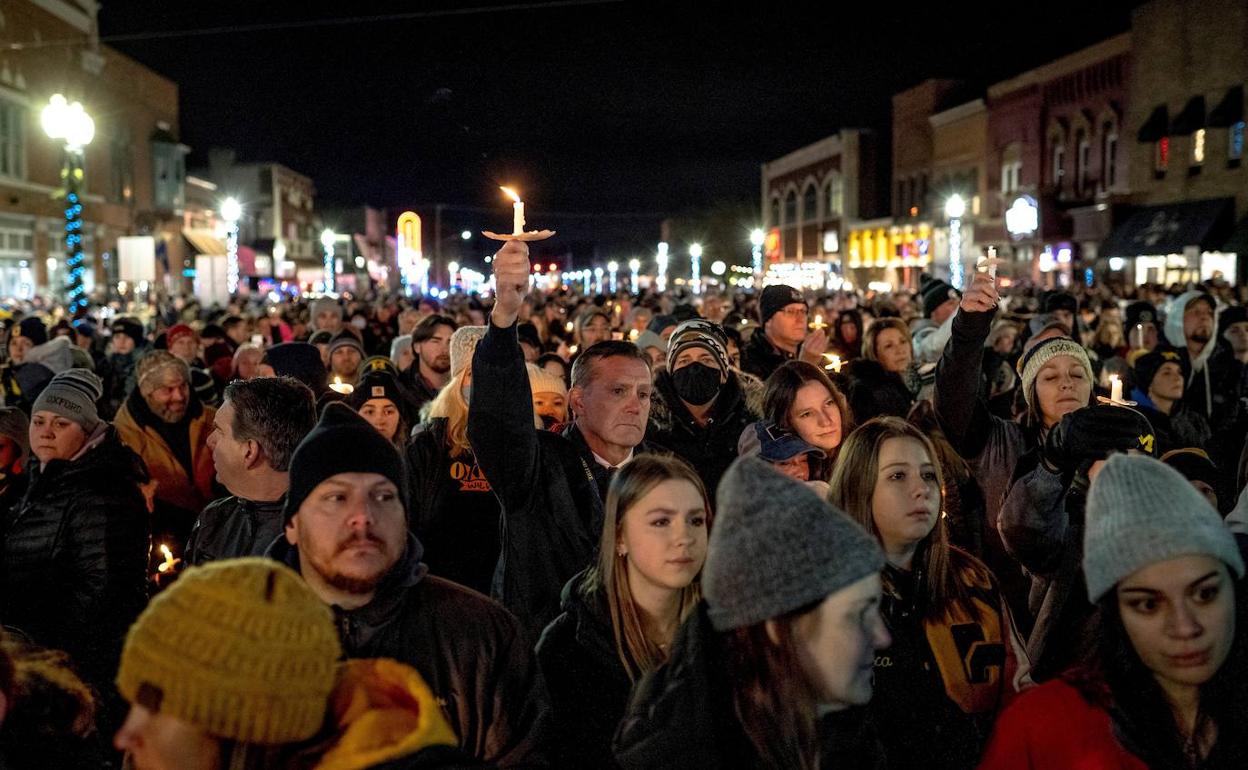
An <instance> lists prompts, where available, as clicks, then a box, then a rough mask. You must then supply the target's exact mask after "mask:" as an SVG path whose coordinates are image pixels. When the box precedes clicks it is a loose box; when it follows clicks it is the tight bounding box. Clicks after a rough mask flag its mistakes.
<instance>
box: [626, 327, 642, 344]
mask: <svg viewBox="0 0 1248 770" xmlns="http://www.w3.org/2000/svg"><path fill="white" fill-rule="evenodd" d="M640 336H641V332H639V331H637V330H636V329H633V330H632V331H630V332H629V333H628V339H629V341H630V342H636V341H637V338H638V337H640Z"/></svg>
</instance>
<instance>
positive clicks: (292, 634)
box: [117, 557, 341, 745]
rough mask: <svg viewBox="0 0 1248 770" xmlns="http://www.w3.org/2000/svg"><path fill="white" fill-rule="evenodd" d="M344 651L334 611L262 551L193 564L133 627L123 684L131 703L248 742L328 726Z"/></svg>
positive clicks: (277, 740)
mask: <svg viewBox="0 0 1248 770" xmlns="http://www.w3.org/2000/svg"><path fill="white" fill-rule="evenodd" d="M340 654H341V648H340V646H339V643H338V634H337V632H336V631H335V629H334V618H333V613H332V612H331V611H330V609H329V607H328V606H327V605H326V604H325V603H324V602H322V601H321V600H320V599H319V598H318V597H317V596H316V594H314V593H313V592H312V589H310V588H308V586H307V584H306V583H304V582H303V580H302V579H301V578H300V577H299V576H298V575H297V574H295V573H294V572H293V571H292V570H291V569H290V568H289V567H286V566H284V565H282V564H280V563H278V562H275V561H272V560H270V559H263V558H259V557H256V558H247V559H226V560H223V561H216V562H210V563H208V564H206V565H204V566H201V567H191V568H190V569H188V570H187V571H186V572H185V573H183V574H182V576H181V577H179V578H178V580H177V582H176V583H174V584H173V585H172V586H170V587H169V589H168V590H166V591H164V592H162V593H161V594H160V595H158V596H157V597H156V598H155V599H153V600H152V602H151V604H149V605H148V607H147V609H145V610H144V611H143V614H141V615H139V619H138V620H136V621H135V622H134V625H133V626H131V627H130V632H129V633H128V634H127V635H126V645H125V648H124V649H123V650H122V653H121V667H120V668H119V670H118V672H117V689H118V691H119V692H120V693H121V694H122V696H123V697H125V699H126V700H127V701H129V702H131V703H138V704H139V705H141V706H144V707H145V708H147V709H148V710H150V711H153V712H157V713H162V712H163V713H167V714H171V715H173V716H175V717H177V718H178V719H181V720H183V721H185V722H189V723H191V724H193V725H195V726H197V727H200V728H202V729H203V730H204V731H206V732H207V733H208V734H209V735H212V736H214V737H217V738H224V739H227V740H233V741H239V742H241V743H256V744H268V745H272V744H283V743H293V742H296V741H302V740H305V739H307V738H309V737H311V736H312V735H313V734H315V733H316V731H317V730H318V729H320V727H321V725H322V724H323V723H324V721H325V712H326V706H327V703H328V699H329V695H330V692H331V691H332V690H333V686H334V680H335V675H336V670H337V661H338V658H339V656H340Z"/></svg>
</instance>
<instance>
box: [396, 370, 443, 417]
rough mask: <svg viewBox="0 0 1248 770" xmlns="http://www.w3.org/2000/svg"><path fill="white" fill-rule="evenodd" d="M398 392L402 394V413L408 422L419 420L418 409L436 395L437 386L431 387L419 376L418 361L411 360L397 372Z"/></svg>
mask: <svg viewBox="0 0 1248 770" xmlns="http://www.w3.org/2000/svg"><path fill="white" fill-rule="evenodd" d="M398 383H399V392H401V393H402V394H403V400H404V402H405V405H404V414H405V415H406V416H407V419H408V424H409V425H410V424H413V423H415V422H417V421H418V420H419V415H420V411H421V410H422V409H424V408H425V405H426V404H428V403H429V402H431V401H433V399H435V398H437V396H438V388H435V387H432V386H430V385H429V383H427V382H425V378H424V377H421V376H420V361H413V362H412V363H411V365H410V366H408V367H407V368H406V369H404V370H403V371H402V372H400V373H399V376H398Z"/></svg>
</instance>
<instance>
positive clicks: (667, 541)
mask: <svg viewBox="0 0 1248 770" xmlns="http://www.w3.org/2000/svg"><path fill="white" fill-rule="evenodd" d="M710 518H711V511H710V502H709V500H708V498H707V494H706V490H705V489H704V488H703V486H702V482H701V480H700V479H699V477H698V474H697V472H696V471H694V470H693V468H691V467H689V466H688V465H687V464H686V463H684V462H683V461H681V460H679V459H677V458H675V457H663V456H658V455H641V456H638V457H637V458H635V459H633V460H631V461H629V462H628V463H627V464H625V465H624V466H623V467H622V468H621V469H620V471H619V473H617V474H616V476H615V478H614V479H613V480H612V482H611V488H610V491H609V492H608V494H607V510H606V521H605V522H604V525H603V528H602V539H601V541H600V544H599V551H598V559H597V561H596V563H595V564H594V565H593V566H591V567H589V569H587V570H585V571H584V572H582V573H581V574H580V575H577V576H576V577H574V578H573V579H572V580H571V581H570V582H569V583H568V585H567V587H566V588H564V592H563V602H562V610H563V613H562V614H561V615H559V616H558V617H557V618H555V620H554V621H553V622H552V623H551V624H550V625H549V626H547V627H546V630H545V632H543V634H542V637H541V640H540V641H539V642H538V644H537V656H538V662H539V665H541V667H542V670H543V674H544V676H545V678H546V684H547V686H548V687H549V689H550V697H551V705H552V712H553V713H552V716H553V717H554V721H555V724H556V727H555V729H554V730H553V731H552V732H553V733H554V734H555V735H558V736H561V740H559V741H558V743H557V751H558V754H557V759H558V761H557V762H556V765H557V766H559V767H611V766H613V765H614V761H613V760H612V758H611V739H612V736H613V735H614V734H615V729H616V725H617V724H618V723H619V721H620V718H621V717H623V715H624V709H625V706H626V705H627V701H628V695H629V691H630V690H631V689H632V686H633V684H634V683H636V681H637V680H638V679H639V678H640V677H641V676H642V675H643V674H646V673H648V672H649V671H651V670H653V669H655V668H657V667H658V666H659V664H661V663H663V662H664V661H666V660H667V655H668V647H669V645H670V644H671V641H672V639H673V638H674V637H675V634H676V630H677V628H678V627H679V626H680V624H681V623H682V622H683V621H684V620H685V618H686V617H687V616H688V615H689V613H690V612H692V610H693V608H694V607H695V605H696V604H697V603H698V600H699V599H700V598H701V591H700V589H699V581H698V578H699V575H700V573H701V570H702V563H703V561H704V559H705V558H706V544H707V535H708V531H709V528H710Z"/></svg>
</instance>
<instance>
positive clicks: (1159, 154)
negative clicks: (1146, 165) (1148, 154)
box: [1153, 136, 1170, 177]
mask: <svg viewBox="0 0 1248 770" xmlns="http://www.w3.org/2000/svg"><path fill="white" fill-rule="evenodd" d="M1169 166H1170V137H1168V136H1163V137H1162V138H1160V139H1158V140H1157V144H1156V145H1154V152H1153V172H1154V175H1155V176H1157V177H1163V176H1165V175H1166V169H1167V168H1169Z"/></svg>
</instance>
